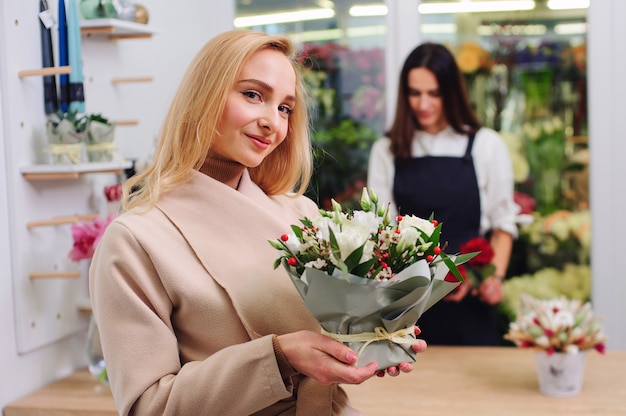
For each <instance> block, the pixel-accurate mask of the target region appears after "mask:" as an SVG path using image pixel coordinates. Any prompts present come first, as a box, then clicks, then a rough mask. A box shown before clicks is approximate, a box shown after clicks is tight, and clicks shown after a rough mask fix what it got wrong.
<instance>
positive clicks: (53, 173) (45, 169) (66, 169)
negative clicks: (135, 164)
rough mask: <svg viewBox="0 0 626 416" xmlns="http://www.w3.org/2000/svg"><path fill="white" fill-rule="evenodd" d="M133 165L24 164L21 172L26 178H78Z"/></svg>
mask: <svg viewBox="0 0 626 416" xmlns="http://www.w3.org/2000/svg"><path fill="white" fill-rule="evenodd" d="M130 167H132V162H90V163H79V164H75V165H72V164H65V165H54V164H46V165H30V166H22V167H21V168H20V173H21V174H22V176H24V178H26V179H29V180H30V179H76V178H78V176H79V175H81V174H86V173H108V172H114V173H115V172H121V171H123V170H124V169H128V168H130Z"/></svg>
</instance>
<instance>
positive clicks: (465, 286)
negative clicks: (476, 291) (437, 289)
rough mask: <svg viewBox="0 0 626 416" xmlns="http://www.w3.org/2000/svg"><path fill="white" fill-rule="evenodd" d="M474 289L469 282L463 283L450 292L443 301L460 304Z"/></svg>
mask: <svg viewBox="0 0 626 416" xmlns="http://www.w3.org/2000/svg"><path fill="white" fill-rule="evenodd" d="M471 288H472V284H471V283H470V282H469V281H466V282H465V283H461V284H460V285H459V286H457V287H456V289H454V290H453V291H452V292H450V293H449V294H448V295H446V297H444V298H443V300H445V301H447V302H460V301H461V300H463V298H464V297H465V296H466V295H467V293H468V292H469V291H470V289H471Z"/></svg>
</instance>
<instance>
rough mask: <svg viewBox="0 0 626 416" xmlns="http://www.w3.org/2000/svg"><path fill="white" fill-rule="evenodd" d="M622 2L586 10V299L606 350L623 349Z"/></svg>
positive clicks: (625, 11) (625, 5)
mask: <svg viewBox="0 0 626 416" xmlns="http://www.w3.org/2000/svg"><path fill="white" fill-rule="evenodd" d="M625 18H626V2H624V1H623V0H609V1H593V2H591V8H590V9H589V32H588V55H587V65H588V68H589V75H588V79H589V84H588V91H589V148H590V154H591V163H590V170H591V172H590V194H591V215H592V252H591V263H592V264H591V266H592V283H593V292H592V298H593V301H594V305H595V309H596V310H597V311H598V313H599V314H601V315H602V316H604V318H605V322H604V327H605V330H606V333H607V336H608V347H609V348H614V349H620V350H626V323H625V322H626V301H625V299H626V273H625V272H624V267H623V265H622V264H621V261H622V260H623V259H624V255H625V253H626V238H625V237H624V236H625V235H626V216H625V215H624V207H626V185H624V181H625V180H626V163H625V162H624V157H626V132H625V131H626V130H625V129H624V114H626V101H625V100H624V97H626V79H624V74H625V73H626V56H624V53H623V50H624V39H626V26H625V25H624V19H625Z"/></svg>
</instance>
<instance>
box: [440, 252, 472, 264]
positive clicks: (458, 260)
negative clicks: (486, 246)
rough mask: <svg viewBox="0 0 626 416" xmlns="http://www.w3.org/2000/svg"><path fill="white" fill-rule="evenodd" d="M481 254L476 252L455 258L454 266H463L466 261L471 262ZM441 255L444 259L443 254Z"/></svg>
mask: <svg viewBox="0 0 626 416" xmlns="http://www.w3.org/2000/svg"><path fill="white" fill-rule="evenodd" d="M479 254H480V252H479V251H475V252H473V253H466V254H459V255H457V256H456V257H455V259H454V264H463V263H465V262H466V261H468V260H471V259H473V258H474V257H476V256H478V255H479ZM441 255H442V257H443V253H441Z"/></svg>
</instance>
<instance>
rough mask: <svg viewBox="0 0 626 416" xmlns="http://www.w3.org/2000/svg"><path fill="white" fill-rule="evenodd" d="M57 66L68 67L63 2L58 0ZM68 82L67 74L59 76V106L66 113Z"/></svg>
mask: <svg viewBox="0 0 626 416" xmlns="http://www.w3.org/2000/svg"><path fill="white" fill-rule="evenodd" d="M58 20H59V21H58V23H57V24H58V25H59V66H68V65H69V60H68V55H67V49H68V48H67V20H66V18H65V1H64V0H59V19H58ZM69 87H70V81H69V76H68V75H67V74H61V75H59V106H60V107H61V111H63V112H64V113H66V112H67V109H68V106H69V102H70V101H69V96H70V90H69Z"/></svg>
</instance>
